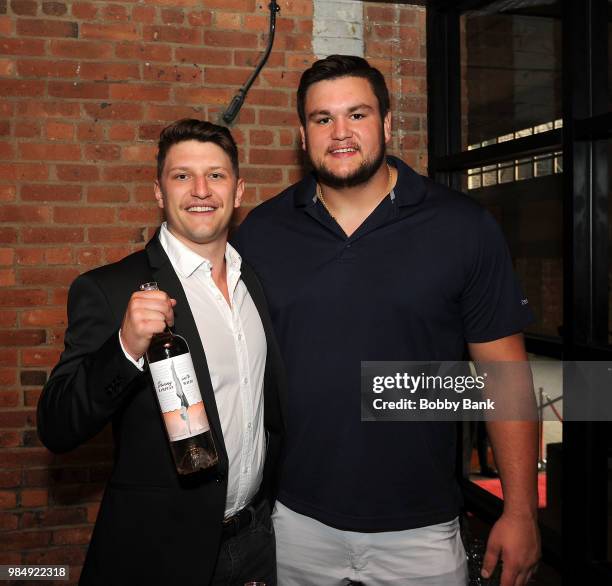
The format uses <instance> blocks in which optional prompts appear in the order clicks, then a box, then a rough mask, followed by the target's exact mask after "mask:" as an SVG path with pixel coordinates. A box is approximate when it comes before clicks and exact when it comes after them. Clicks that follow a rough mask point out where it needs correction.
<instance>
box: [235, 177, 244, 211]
mask: <svg viewBox="0 0 612 586" xmlns="http://www.w3.org/2000/svg"><path fill="white" fill-rule="evenodd" d="M245 185H246V184H245V182H244V179H242V177H238V181H237V182H236V195H235V196H234V207H235V208H239V207H240V204H241V203H242V196H243V195H244V188H245Z"/></svg>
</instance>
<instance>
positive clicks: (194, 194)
mask: <svg viewBox="0 0 612 586" xmlns="http://www.w3.org/2000/svg"><path fill="white" fill-rule="evenodd" d="M243 193H244V180H242V179H239V178H237V177H236V176H235V174H234V171H233V168H232V163H231V160H230V158H229V156H228V155H227V153H226V152H225V151H224V150H223V149H222V148H221V147H219V146H218V145H216V144H214V143H212V142H200V141H197V140H186V141H183V142H179V143H176V144H174V145H173V146H171V147H170V149H169V150H168V152H167V154H166V160H165V162H164V167H163V170H162V173H161V176H160V178H159V180H158V181H156V182H155V199H156V200H157V204H158V205H159V207H160V208H162V209H163V210H164V211H165V214H166V220H167V222H168V229H169V230H170V232H171V233H172V234H173V235H174V236H176V238H178V239H179V240H180V241H181V242H183V244H185V245H186V246H188V247H189V248H191V249H192V250H195V251H196V252H198V253H201V252H202V249H203V248H206V247H207V246H210V245H211V244H214V245H218V246H220V247H223V249H225V243H226V242H227V233H228V227H229V223H230V220H231V217H232V212H233V210H234V208H237V207H239V206H240V201H241V199H242V194H243Z"/></svg>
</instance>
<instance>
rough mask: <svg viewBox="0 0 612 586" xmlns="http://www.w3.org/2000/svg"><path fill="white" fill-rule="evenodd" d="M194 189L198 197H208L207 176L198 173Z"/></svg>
mask: <svg viewBox="0 0 612 586" xmlns="http://www.w3.org/2000/svg"><path fill="white" fill-rule="evenodd" d="M193 190H194V193H193V194H194V195H195V196H197V197H206V196H207V195H209V190H208V181H206V177H205V176H204V175H201V176H197V175H196V177H195V181H194V184H193Z"/></svg>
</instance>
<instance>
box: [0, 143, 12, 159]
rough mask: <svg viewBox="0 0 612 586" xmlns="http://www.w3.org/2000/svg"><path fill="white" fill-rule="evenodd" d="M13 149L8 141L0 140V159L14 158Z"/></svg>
mask: <svg viewBox="0 0 612 586" xmlns="http://www.w3.org/2000/svg"><path fill="white" fill-rule="evenodd" d="M14 158H15V149H14V147H13V145H12V144H11V143H9V142H0V159H5V160H6V159H14Z"/></svg>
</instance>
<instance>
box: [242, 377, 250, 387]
mask: <svg viewBox="0 0 612 586" xmlns="http://www.w3.org/2000/svg"><path fill="white" fill-rule="evenodd" d="M248 382H249V379H248V378H247V377H246V376H245V377H244V378H243V379H242V383H243V384H245V385H246V384H247V383H248Z"/></svg>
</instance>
